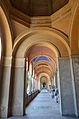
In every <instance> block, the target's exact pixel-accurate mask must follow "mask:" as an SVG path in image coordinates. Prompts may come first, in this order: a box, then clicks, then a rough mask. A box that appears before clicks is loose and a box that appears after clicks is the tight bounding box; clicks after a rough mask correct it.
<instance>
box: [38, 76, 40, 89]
mask: <svg viewBox="0 0 79 119" xmlns="http://www.w3.org/2000/svg"><path fill="white" fill-rule="evenodd" d="M38 90H40V78H39V77H38Z"/></svg>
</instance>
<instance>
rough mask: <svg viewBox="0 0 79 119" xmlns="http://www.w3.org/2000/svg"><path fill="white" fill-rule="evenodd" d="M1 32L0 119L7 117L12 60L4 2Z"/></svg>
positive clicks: (0, 14)
mask: <svg viewBox="0 0 79 119" xmlns="http://www.w3.org/2000/svg"><path fill="white" fill-rule="evenodd" d="M0 32H1V44H2V54H1V65H0V74H1V76H0V78H1V79H0V117H7V115H8V101H9V86H10V76H11V60H12V34H11V29H10V21H9V18H8V15H7V11H6V9H5V7H4V4H3V3H2V1H0ZM1 71H2V72H1Z"/></svg>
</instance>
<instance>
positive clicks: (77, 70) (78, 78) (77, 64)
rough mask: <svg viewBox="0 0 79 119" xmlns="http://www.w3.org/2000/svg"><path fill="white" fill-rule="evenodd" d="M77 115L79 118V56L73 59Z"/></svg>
mask: <svg viewBox="0 0 79 119" xmlns="http://www.w3.org/2000/svg"><path fill="white" fill-rule="evenodd" d="M72 75H73V76H72V77H73V86H74V104H75V114H76V116H78V117H79V56H73V57H72Z"/></svg>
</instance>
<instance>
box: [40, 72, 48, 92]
mask: <svg viewBox="0 0 79 119" xmlns="http://www.w3.org/2000/svg"><path fill="white" fill-rule="evenodd" d="M43 76H45V77H47V83H48V80H50V78H49V75H48V74H46V73H40V74H39V78H38V87H39V90H40V89H41V88H40V80H41V77H43ZM48 88H49V87H48V85H47V89H48Z"/></svg>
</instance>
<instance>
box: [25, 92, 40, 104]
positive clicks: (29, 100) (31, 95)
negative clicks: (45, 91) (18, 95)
mask: <svg viewBox="0 0 79 119" xmlns="http://www.w3.org/2000/svg"><path fill="white" fill-rule="evenodd" d="M39 92H40V91H39V90H37V91H35V92H33V93H31V94H30V95H27V96H26V100H25V105H26V106H27V105H28V104H29V103H30V102H31V101H32V100H33V99H34V98H35V97H36V96H37V95H38V93H39Z"/></svg>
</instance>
